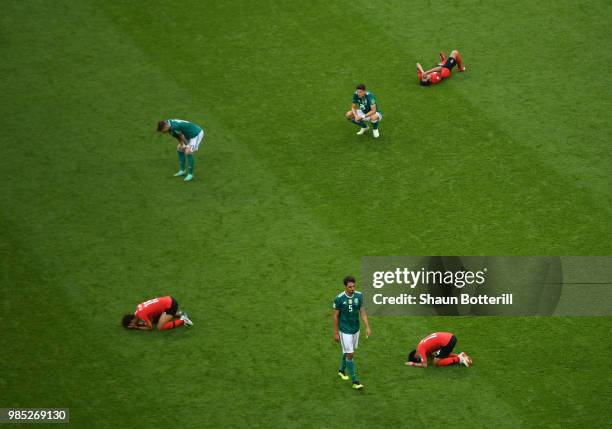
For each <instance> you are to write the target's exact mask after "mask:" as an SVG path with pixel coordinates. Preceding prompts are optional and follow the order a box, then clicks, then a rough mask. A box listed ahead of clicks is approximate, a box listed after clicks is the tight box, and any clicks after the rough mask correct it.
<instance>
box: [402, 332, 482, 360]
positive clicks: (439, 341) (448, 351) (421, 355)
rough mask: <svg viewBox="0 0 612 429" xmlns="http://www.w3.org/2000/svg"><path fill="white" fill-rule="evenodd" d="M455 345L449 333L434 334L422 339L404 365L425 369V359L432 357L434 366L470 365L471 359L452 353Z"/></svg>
mask: <svg viewBox="0 0 612 429" xmlns="http://www.w3.org/2000/svg"><path fill="white" fill-rule="evenodd" d="M456 344H457V337H456V336H455V335H454V334H452V333H450V332H434V333H433V334H430V335H428V336H426V337H425V338H423V339H422V340H421V341H420V342H419V344H418V346H417V348H416V350H413V351H411V352H410V354H409V355H408V361H407V362H406V365H409V366H417V367H421V368H427V359H428V357H429V356H432V357H433V364H434V366H447V365H452V364H455V363H460V364H462V365H465V366H470V365H472V359H471V358H470V357H469V356H468V355H467V354H465V353H464V352H461V353H459V354H455V353H453V349H454V348H455V345H456Z"/></svg>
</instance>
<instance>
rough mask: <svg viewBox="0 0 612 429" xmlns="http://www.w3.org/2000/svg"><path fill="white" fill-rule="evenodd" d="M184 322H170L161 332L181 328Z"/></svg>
mask: <svg viewBox="0 0 612 429" xmlns="http://www.w3.org/2000/svg"><path fill="white" fill-rule="evenodd" d="M183 323H184V322H183V321H182V320H180V319H179V320H173V321H172V322H168V323H166V324H165V325H164V326H162V328H161V329H160V331H165V330H166V329H172V328H177V327H179V326H181V325H182V324H183Z"/></svg>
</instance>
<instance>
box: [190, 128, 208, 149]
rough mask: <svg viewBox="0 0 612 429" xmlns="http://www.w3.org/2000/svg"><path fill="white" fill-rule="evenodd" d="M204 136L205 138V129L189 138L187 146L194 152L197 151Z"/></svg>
mask: <svg viewBox="0 0 612 429" xmlns="http://www.w3.org/2000/svg"><path fill="white" fill-rule="evenodd" d="M203 138H204V131H203V130H202V131H200V134H198V135H197V136H195V137H194V138H192V139H191V140H189V142H187V146H189V147H190V148H191V151H192V152H195V151H197V150H198V148H199V147H200V142H201V141H202V139H203Z"/></svg>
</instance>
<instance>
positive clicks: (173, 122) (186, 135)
mask: <svg viewBox="0 0 612 429" xmlns="http://www.w3.org/2000/svg"><path fill="white" fill-rule="evenodd" d="M157 131H159V132H160V133H169V134H170V135H171V136H172V137H174V138H175V139H177V140H178V145H177V146H176V152H177V154H178V159H179V171H178V172H177V173H176V174H175V175H174V176H175V177H181V176H185V174H187V176H186V177H185V179H184V180H185V182H191V181H192V180H193V170H194V159H193V154H194V153H195V152H197V150H198V148H199V147H200V142H201V141H202V139H203V138H204V130H203V129H202V128H201V127H200V126H198V125H196V124H194V123H193V122H189V121H184V120H182V119H166V120H165V121H159V122H158V123H157ZM185 155H187V160H188V161H189V164H188V171H185Z"/></svg>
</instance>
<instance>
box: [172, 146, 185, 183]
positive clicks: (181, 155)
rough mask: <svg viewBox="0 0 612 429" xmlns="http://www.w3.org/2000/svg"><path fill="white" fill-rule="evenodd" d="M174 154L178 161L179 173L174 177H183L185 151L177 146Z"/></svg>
mask: <svg viewBox="0 0 612 429" xmlns="http://www.w3.org/2000/svg"><path fill="white" fill-rule="evenodd" d="M176 153H177V154H178V159H179V171H178V173H176V174H175V175H174V176H176V177H179V176H184V175H185V149H184V147H183V145H182V144H180V143H179V144H178V145H177V146H176Z"/></svg>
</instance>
